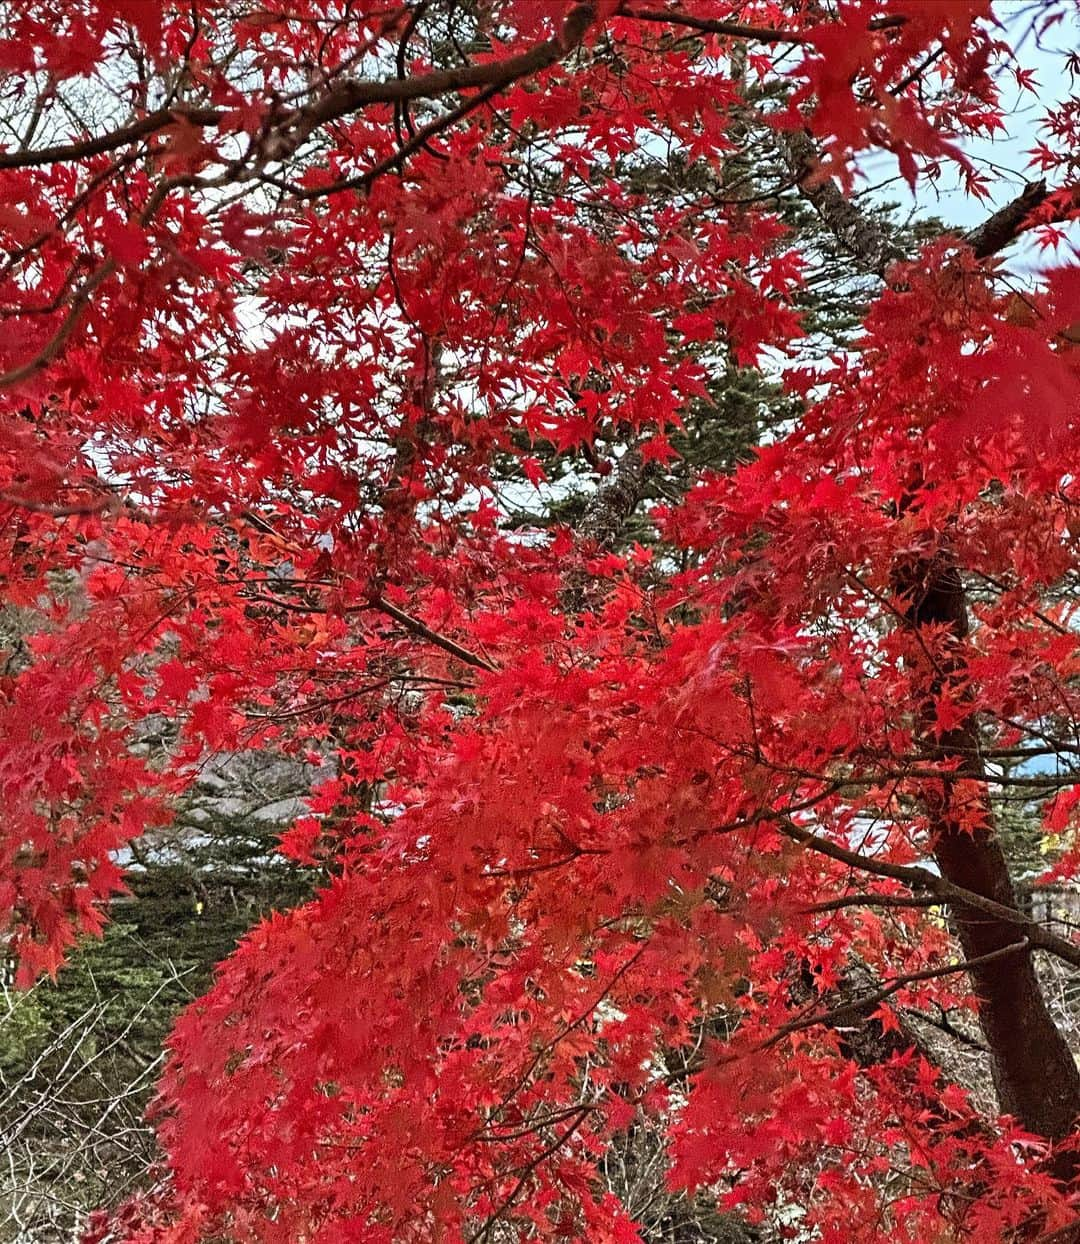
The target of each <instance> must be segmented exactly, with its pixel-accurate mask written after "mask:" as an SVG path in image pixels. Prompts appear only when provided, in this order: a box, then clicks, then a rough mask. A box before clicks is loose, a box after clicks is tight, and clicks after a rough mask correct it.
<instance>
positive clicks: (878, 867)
mask: <svg viewBox="0 0 1080 1244" xmlns="http://www.w3.org/2000/svg"><path fill="white" fill-rule="evenodd" d="M775 824H776V827H777V829H778V830H779V832H780V833H782V834H783V835H784V836H785V837H787V838H791V839H793V840H794V841H796V842H798V843H801V844H802V846H804V847H807V848H808V849H809V850H811V851H816V852H818V854H820V855H826V856H828V857H829V858H830V859H833V860H836V861H837V863H840V864H847V865H848V866H849V867H851V868H855V869H858V870H859V871H861V872H867V873H873V874H875V875H876V876H879V877H889V878H890V879H892V880H893V881H901V882H903V883H904V884H905V885H907V886H910V887H911V888H912V889H913V890H927V891H929V892H930V893H931V894H934V895H936V896H937V898H939V899H942V900H944V901H946V902H949V903H954V904H955V903H960V904H963V905H964V906H967V907H972V908H974V909H975V910H976V911H981V912H983V913H984V914H986V915H988V916H993V917H994V918H995V919H996V920H1002V921H1004V922H1006V923H1007V924H1011V925H1015V926H1016V927H1017V928H1018V929H1023V931H1024V933H1025V936H1026V937H1027V940H1028V942H1029V943H1030V946H1031V948H1032V949H1034V950H1042V951H1045V952H1046V953H1047V954H1050V955H1054V956H1055V957H1056V958H1058V959H1062V960H1064V961H1065V962H1066V963H1068V964H1070V965H1071V966H1072V967H1076V968H1080V946H1077V945H1074V944H1073V943H1072V942H1069V941H1066V940H1065V938H1063V937H1058V936H1057V934H1055V933H1051V932H1050V930H1049V929H1047V928H1045V927H1044V926H1043V925H1041V924H1039V923H1038V922H1037V921H1035V920H1032V919H1031V918H1030V917H1028V916H1025V915H1024V914H1023V913H1022V912H1020V911H1017V909H1016V908H1015V907H1007V906H1006V905H1005V904H1004V903H998V902H995V901H994V900H993V899H992V898H987V897H986V896H985V895H982V894H978V893H976V892H975V891H974V890H968V889H966V888H965V887H964V886H961V885H957V884H956V883H955V882H952V881H949V880H947V879H946V878H945V877H943V876H941V874H940V873H934V872H931V871H930V870H929V869H928V868H923V867H922V866H921V865H918V864H893V863H890V862H889V861H888V860H878V859H873V858H872V857H871V856H867V855H863V854H862V853H861V852H859V851H853V850H851V849H850V848H848V847H842V846H840V844H839V843H836V842H830V841H829V840H828V839H827V838H822V837H820V835H818V834H815V833H814V832H813V831H812V830H808V829H805V828H804V827H803V826H802V825H799V824H798V823H797V822H795V821H792V820H788V819H787V818H777V819H776V821H775ZM982 960H983V956H976V957H975V958H973V959H972V960H971V962H976V961H978V962H982Z"/></svg>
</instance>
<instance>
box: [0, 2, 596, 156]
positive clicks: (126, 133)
mask: <svg viewBox="0 0 1080 1244" xmlns="http://www.w3.org/2000/svg"><path fill="white" fill-rule="evenodd" d="M595 18H596V6H595V3H594V0H582V2H581V3H579V4H576V5H574V7H573V8H572V9H571V10H570V11H569V13H568V14H567V15H566V18H565V20H564V22H563V25H562V29H561V30H560V31H559V33H558V34H557V35H555V36H554V37H552V38H550V39H545V40H544V41H543V42H542V43H538V44H536V45H535V46H534V47H531V48H529V49H528V51H525V52H521V53H519V54H518V55H516V56H511V57H508V58H507V59H506V60H502V61H489V62H487V63H486V64H480V65H465V66H462V67H459V68H456V69H438V70H433V71H432V72H431V73H425V74H419V75H417V76H416V77H412V78H404V79H400V78H392V79H390V80H388V81H384V82H371V81H364V80H359V79H355V78H347V79H345V80H344V81H342V82H339V83H338V84H337V85H336V86H334V87H332V88H331V89H330V90H328V91H327V92H326V93H325V94H324V95H323V96H322V97H321V98H320V99H318V100H316V101H315V102H314V103H312V104H308V105H307V106H305V107H302V108H297V109H295V110H294V111H292V112H289V113H287V114H285V115H284V116H283V117H281V118H280V119H279V120H278V122H277V123H276V125H275V126H273V127H272V130H271V134H275V133H276V134H277V136H278V137H280V138H282V139H284V138H285V137H286V135H292V137H291V138H289V140H288V141H289V142H290V143H291V144H292V145H293V146H295V145H296V143H297V142H299V141H302V140H303V139H304V138H306V137H307V136H308V135H309V134H310V133H312V132H313V131H314V130H316V129H318V128H320V127H321V126H324V125H327V124H329V123H330V122H331V121H337V120H340V119H341V118H342V117H344V116H347V115H348V114H349V113H352V112H357V111H359V110H360V109H362V108H367V107H369V106H371V105H372V104H397V105H401V104H405V103H408V102H410V101H412V100H418V99H429V98H435V97H437V96H440V95H447V94H450V93H452V92H456V91H463V90H469V89H471V88H473V87H492V86H499V87H502V86H506V85H508V84H509V83H511V82H513V81H514V80H515V79H517V78H522V77H526V76H528V75H529V74H533V73H538V72H539V71H540V70H542V69H546V68H548V67H549V66H551V65H553V64H555V63H556V62H557V61H559V60H561V59H562V57H564V56H565V55H566V54H567V52H569V51H570V50H571V49H573V48H574V47H576V46H577V45H578V44H579V43H580V42H581V40H582V39H583V38H584V36H585V32H586V31H587V30H588V28H589V27H590V26H591V25H592V23H593V21H594V20H595ZM231 115H232V113H231V111H230V110H229V109H225V108H202V107H180V106H177V107H171V108H159V109H157V110H156V111H154V112H151V113H148V114H147V115H146V116H145V117H142V118H140V119H139V120H137V121H132V122H130V123H129V124H127V125H124V126H121V127H120V128H119V129H116V130H113V131H111V132H110V133H108V134H101V135H98V136H97V137H96V138H86V139H83V140H82V141H80V142H73V143H61V144H57V145H55V146H52V147H43V148H40V149H39V150H37V151H5V152H0V170H2V169H13V168H27V167H32V166H40V165H45V164H60V163H67V162H69V161H73V160H83V159H86V158H87V157H88V156H94V155H102V154H104V153H105V152H108V151H115V150H117V149H118V148H120V147H124V146H127V145H128V144H129V143H134V142H138V141H139V140H140V139H143V138H148V137H150V136H151V135H153V134H155V133H158V132H160V131H161V130H163V129H167V128H168V127H169V126H170V125H176V124H178V123H181V122H182V123H185V124H188V125H191V126H195V127H198V128H212V127H214V126H218V125H220V124H221V123H222V122H223V121H225V120H227V119H228V118H229V117H230V116H231Z"/></svg>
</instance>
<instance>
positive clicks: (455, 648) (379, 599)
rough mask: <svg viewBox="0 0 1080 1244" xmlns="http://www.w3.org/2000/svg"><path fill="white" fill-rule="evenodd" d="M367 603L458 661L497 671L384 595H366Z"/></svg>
mask: <svg viewBox="0 0 1080 1244" xmlns="http://www.w3.org/2000/svg"><path fill="white" fill-rule="evenodd" d="M368 604H369V605H370V606H371V607H372V608H373V609H378V610H379V611H380V612H382V613H385V614H387V615H388V616H389V617H391V618H393V619H394V620H395V621H396V622H400V623H401V625H402V626H403V627H404V628H405V629H406V630H407V631H411V632H412V633H413V634H414V635H419V636H420V637H421V638H422V639H426V640H427V641H428V642H429V643H432V644H435V646H436V647H438V648H442V650H443V651H444V652H449V653H450V655H451V656H455V657H457V659H458V660H459V661H464V662H465V664H466V665H472V666H473V667H474V668H476V669H480V670H487V672H488V673H489V674H496V673H498V670H499V667H498V666H497V665H493V664H492V663H491V662H490V661H487V660H485V659H484V658H483V657H480V656H477V655H476V653H475V652H470V651H469V649H468V648H463V647H462V646H461V644H458V643H455V642H454V640H452V639H450V638H449V637H448V636H446V635H441V634H440V633H439V632H438V631H433V630H432V629H431V627H430V626H428V625H427V624H426V623H424V622H421V621H420V619H419V618H414V617H413V616H412V614H411V613H406V612H405V611H404V610H403V609H399V608H398V607H397V605H392V604H391V603H390V602H389V601H388V600H387V599H386V597H384V596H378V595H375V596H370V597H368Z"/></svg>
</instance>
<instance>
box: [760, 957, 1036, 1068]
mask: <svg viewBox="0 0 1080 1244" xmlns="http://www.w3.org/2000/svg"><path fill="white" fill-rule="evenodd" d="M1030 945H1031V942H1030V940H1029V939H1028V938H1026V937H1023V938H1021V939H1020V941H1018V942H1011V943H1010V944H1009V945H1008V946H1000V947H998V949H997V950H991V951H988V952H987V953H986V954H985V955H979V956H978V957H977V958H974V959H961V960H960V961H959V962H958V963H949V964H946V965H945V966H944V967H940V968H924V969H923V970H922V971H920V972H908V973H907V974H906V975H904V976H894V977H892V978H891V979H890V980H889V981H888V982H887V983H886V984H884V985H882V986H881V988H880V989H876V990H874V992H873V993H869V994H864V995H863V996H862V997H861V998H850V999H847V1000H845V1001H844V1002H842V1003H841V1004H840V1005H839V1006H835V1007H833V1008H832V1009H831V1010H828V1011H818V1012H816V1013H815V1014H813V1015H803V1016H799V1017H798V1018H796V1019H793V1020H791V1021H790V1022H789V1023H786V1024H784V1025H782V1026H781V1027H780V1028H778V1029H777V1030H776V1032H774V1033H773V1034H772V1036H771V1037H769V1038H768V1039H767V1040H766V1041H764V1042H763V1043H762V1044H761V1045H760V1046H759V1047H758V1049H759V1050H767V1049H769V1048H770V1047H772V1046H774V1045H778V1044H779V1043H780V1042H781V1041H783V1040H784V1038H785V1037H790V1036H791V1035H792V1034H793V1033H796V1032H801V1031H802V1030H803V1029H805V1028H813V1027H815V1026H816V1025H818V1024H829V1025H832V1026H837V1025H839V1024H842V1023H843V1022H844V1021H845V1020H847V1019H860V1018H862V1016H861V1015H860V1012H864V1011H865V1010H866V1009H867V1007H876V1006H878V1004H879V1003H882V1002H885V1001H886V1000H887V999H889V998H891V997H892V996H893V994H896V993H899V992H900V990H901V989H905V988H906V987H907V986H908V985H914V984H917V983H918V982H919V981H929V980H936V979H937V978H938V977H941V976H952V975H953V974H954V973H956V972H966V971H968V970H969V969H970V968H975V967H981V966H982V965H983V964H984V963H992V962H994V961H995V960H996V959H1001V958H1004V957H1005V956H1006V955H1016V954H1020V953H1021V952H1022V951H1025V950H1027V949H1028V948H1029V946H1030Z"/></svg>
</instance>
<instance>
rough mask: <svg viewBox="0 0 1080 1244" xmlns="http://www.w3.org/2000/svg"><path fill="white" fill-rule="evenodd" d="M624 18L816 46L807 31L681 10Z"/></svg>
mask: <svg viewBox="0 0 1080 1244" xmlns="http://www.w3.org/2000/svg"><path fill="white" fill-rule="evenodd" d="M624 16H626V17H630V18H634V19H635V20H637V21H642V22H662V23H666V24H668V25H671V26H685V27H686V28H687V29H688V30H699V31H701V33H702V34H708V35H723V36H726V37H727V38H731V39H750V40H752V41H754V42H757V43H812V42H813V36H812V35H811V34H810V33H808V32H807V31H803V30H777V29H774V28H773V27H770V26H749V25H747V24H746V23H745V22H733V21H727V20H724V19H722V18H710V17H696V16H694V14H692V13H683V12H682V11H681V10H679V9H631V10H629V11H627V12H626V13H625V14H624ZM906 21H907V18H906V17H903V16H902V15H901V14H893V15H892V16H889V17H880V18H875V19H874V20H873V21H871V22H869V23H868V24H867V30H890V29H892V28H894V27H897V26H902V25H904V23H905V22H906Z"/></svg>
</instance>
